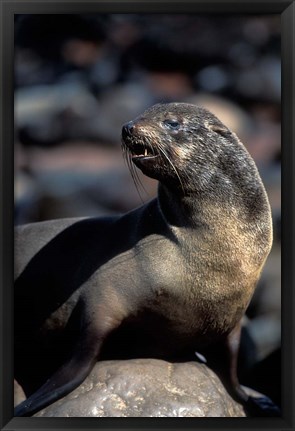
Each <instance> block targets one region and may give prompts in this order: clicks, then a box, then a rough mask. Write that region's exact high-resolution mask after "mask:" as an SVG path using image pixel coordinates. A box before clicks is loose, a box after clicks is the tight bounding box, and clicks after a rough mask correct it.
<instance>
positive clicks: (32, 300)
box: [14, 103, 276, 416]
mask: <svg viewBox="0 0 295 431" xmlns="http://www.w3.org/2000/svg"><path fill="white" fill-rule="evenodd" d="M122 147H123V152H124V154H125V156H126V158H127V160H128V161H129V162H130V165H131V164H132V163H133V164H134V165H136V166H137V167H138V168H139V169H141V170H142V172H143V173H144V174H145V175H147V176H150V177H152V178H156V179H157V180H158V181H159V187H158V196H157V198H156V199H153V200H151V201H150V202H148V203H146V204H144V205H143V206H141V207H139V208H137V209H135V210H133V211H131V212H129V213H127V214H125V215H123V216H118V217H109V218H85V219H79V220H77V219H67V220H56V221H49V222H43V223H35V224H31V225H26V226H22V227H19V228H18V229H17V233H16V243H15V248H16V265H15V266H16V282H15V377H16V379H17V380H18V382H19V383H20V384H21V385H22V387H23V388H24V390H25V393H26V394H27V396H28V398H27V400H25V401H24V402H22V403H21V404H20V405H18V406H17V407H16V409H15V413H14V414H15V416H29V415H32V414H34V413H35V412H36V411H38V410H40V409H41V408H43V407H45V406H47V405H48V404H50V403H52V402H54V401H55V400H57V399H59V398H61V397H62V396H64V395H65V394H67V393H69V392H70V391H72V390H73V389H74V388H75V387H77V386H78V385H79V384H81V382H82V381H83V380H84V379H85V378H86V376H87V375H88V374H89V373H90V371H91V369H92V367H93V366H94V364H95V362H96V361H97V360H98V359H99V360H100V359H104V358H125V357H156V358H164V359H165V358H174V359H175V360H177V358H183V357H189V355H191V354H192V353H193V352H194V351H198V352H201V353H203V354H204V355H205V357H206V358H207V360H208V364H209V365H210V366H212V367H213V368H214V369H215V370H216V372H217V373H219V375H220V376H221V378H222V379H223V381H224V384H225V386H226V387H227V389H228V391H229V392H230V393H231V395H232V396H233V397H234V398H235V399H236V400H238V401H240V402H242V403H244V404H245V406H248V408H249V407H251V406H252V407H253V406H254V410H255V409H256V407H257V412H258V413H257V415H276V409H275V408H274V409H272V407H271V406H272V404H271V401H269V400H267V401H266V404H265V399H264V398H263V399H259V400H260V401H261V402H260V401H259V400H254V401H253V399H252V398H251V397H248V395H246V393H245V392H244V391H243V389H242V388H241V387H240V385H239V382H238V379H237V373H236V361H237V351H238V344H239V337H240V325H241V323H240V322H241V319H242V317H243V315H244V313H245V310H246V308H247V306H248V304H249V302H250V299H251V297H252V294H253V292H254V289H255V285H256V283H257V280H258V279H259V276H260V273H261V270H262V268H263V265H264V262H265V260H266V258H267V255H268V253H269V251H270V249H271V245H272V220H271V211H270V206H269V202H268V198H267V195H266V192H265V189H264V186H263V184H262V181H261V179H260V176H259V173H258V171H257V168H256V166H255V163H254V161H253V160H252V158H251V157H250V155H249V154H248V152H247V151H246V149H245V147H244V146H243V145H242V143H241V142H240V141H239V139H238V138H237V137H236V135H235V134H234V133H233V132H232V131H230V130H229V129H228V128H227V127H226V126H225V125H224V124H222V123H221V122H220V121H219V120H218V119H217V118H216V117H215V116H214V115H213V114H211V113H210V112H209V111H207V110H205V109H203V108H199V107H197V106H195V105H191V104H184V103H169V104H157V105H155V106H153V107H151V108H150V109H148V110H147V111H145V112H144V113H143V114H142V115H141V116H139V117H138V118H136V119H135V120H134V121H131V122H129V123H127V124H126V125H124V126H123V129H122ZM259 412H261V413H259Z"/></svg>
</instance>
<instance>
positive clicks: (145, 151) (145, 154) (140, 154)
mask: <svg viewBox="0 0 295 431" xmlns="http://www.w3.org/2000/svg"><path fill="white" fill-rule="evenodd" d="M127 148H128V150H129V153H130V155H131V158H132V160H139V159H140V160H146V159H155V158H156V157H158V155H157V154H155V153H154V151H153V149H151V148H149V147H147V146H145V145H140V144H134V145H132V146H131V147H130V146H127Z"/></svg>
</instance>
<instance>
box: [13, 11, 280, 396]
mask: <svg viewBox="0 0 295 431" xmlns="http://www.w3.org/2000/svg"><path fill="white" fill-rule="evenodd" d="M280 67H281V62H280V19H279V16H276V15H270V16H264V15H259V16H255V15H243V16H239V15H232V16H230V15H193V14H192V15H172V14H171V15H169V14H159V15H157V14H153V15H148V14H141V15H137V14H130V15H129V14H98V15H95V14H91V15H63V14H62V15H17V16H16V17H15V223H16V224H22V223H30V222H35V221H42V220H47V219H52V218H61V217H74V216H100V215H105V214H111V213H117V212H125V211H128V210H130V209H132V208H134V207H136V206H138V205H140V204H141V203H142V201H146V200H148V199H150V198H152V197H153V196H154V195H155V194H156V188H157V185H156V182H155V181H154V180H151V179H149V178H147V177H144V176H142V175H141V174H140V173H139V175H140V178H141V181H142V184H143V186H144V188H142V189H140V190H139V192H138V191H137V190H136V188H135V186H134V184H133V181H132V178H131V175H130V173H129V172H128V169H127V167H126V165H125V164H124V161H123V158H122V155H121V147H120V145H121V144H120V133H121V126H122V124H123V123H124V122H126V121H129V120H131V119H133V118H134V117H135V116H137V115H138V114H140V113H141V112H142V111H143V110H144V109H145V108H147V107H149V106H150V105H152V104H154V103H156V102H169V101H178V102H191V103H195V104H198V105H202V106H204V107H206V108H208V109H210V110H211V111H212V112H213V113H215V114H216V115H217V116H218V117H219V118H220V119H221V120H222V121H223V122H224V123H225V124H227V125H228V126H229V127H230V128H231V129H232V130H234V131H235V132H236V133H237V135H238V136H239V137H240V139H241V140H242V142H243V143H244V144H245V145H246V147H247V148H248V150H249V152H250V153H251V154H252V156H253V158H254V159H255V161H256V164H257V166H258V169H259V171H260V173H261V176H262V179H263V181H264V184H265V187H266V189H267V192H268V195H269V199H270V202H271V207H272V214H273V220H274V245H273V249H272V252H271V254H270V256H269V259H268V261H267V263H266V266H265V270H264V272H263V274H262V277H261V281H260V283H259V286H258V288H257V290H256V293H255V296H254V298H253V301H252V303H251V304H250V307H249V309H248V313H247V317H246V318H245V327H244V332H243V340H242V346H241V360H240V375H241V380H242V382H243V383H244V384H245V385H249V386H251V387H252V388H255V389H257V390H258V391H260V392H263V393H266V394H268V395H269V396H271V397H272V398H273V399H274V401H276V402H277V403H278V404H280V389H281V388H280V369H281V368H280V318H281V315H280V309H281V307H280V306H281V300H280V298H281V285H280V255H281V253H280V251H281V243H280V222H281V202H280V199H281V193H280V190H281V163H280V161H281V140H280V139H281V128H280V97H281V94H280V89H281V75H280Z"/></svg>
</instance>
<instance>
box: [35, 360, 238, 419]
mask: <svg viewBox="0 0 295 431" xmlns="http://www.w3.org/2000/svg"><path fill="white" fill-rule="evenodd" d="M35 416H37V417H244V416H246V415H245V412H244V409H243V407H242V406H241V405H240V404H238V403H236V402H235V401H234V400H233V399H232V398H231V397H230V396H229V395H228V393H227V392H226V390H225V389H224V387H223V385H222V383H221V381H220V379H219V378H218V377H217V376H216V374H215V373H214V372H213V371H212V370H210V369H209V368H208V367H207V366H206V365H205V364H201V363H198V362H186V363H170V362H166V361H162V360H155V359H133V360H128V361H127V360H125V361H123V360H122V361H102V362H98V363H97V364H96V366H95V367H94V369H93V370H92V372H91V373H90V375H89V376H88V377H87V379H86V380H85V381H84V383H83V384H82V385H80V386H79V387H78V388H76V389H75V390H74V391H73V392H71V393H70V394H68V395H67V396H65V397H64V398H62V399H61V400H58V401H57V402H55V403H53V404H52V405H50V406H48V407H46V408H45V409H43V410H42V411H40V412H38V413H37V414H36V415H35Z"/></svg>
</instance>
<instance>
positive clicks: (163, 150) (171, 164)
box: [159, 143, 184, 193]
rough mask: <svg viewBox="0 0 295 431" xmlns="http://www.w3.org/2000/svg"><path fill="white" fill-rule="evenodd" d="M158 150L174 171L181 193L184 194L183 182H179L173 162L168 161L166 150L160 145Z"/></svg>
mask: <svg viewBox="0 0 295 431" xmlns="http://www.w3.org/2000/svg"><path fill="white" fill-rule="evenodd" d="M159 150H160V152H161V153H162V154H163V156H164V157H165V158H166V160H167V161H168V163H169V164H170V166H171V167H172V169H173V170H174V172H175V174H176V176H177V178H178V180H179V183H180V185H181V188H182V191H183V193H184V186H183V182H182V180H181V178H180V176H179V173H178V171H177V169H176V167H175V166H174V164H173V162H172V161H171V160H170V158H169V156H168V154H167V152H166V150H165V149H164V148H163V147H162V145H161V143H160V144H159Z"/></svg>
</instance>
